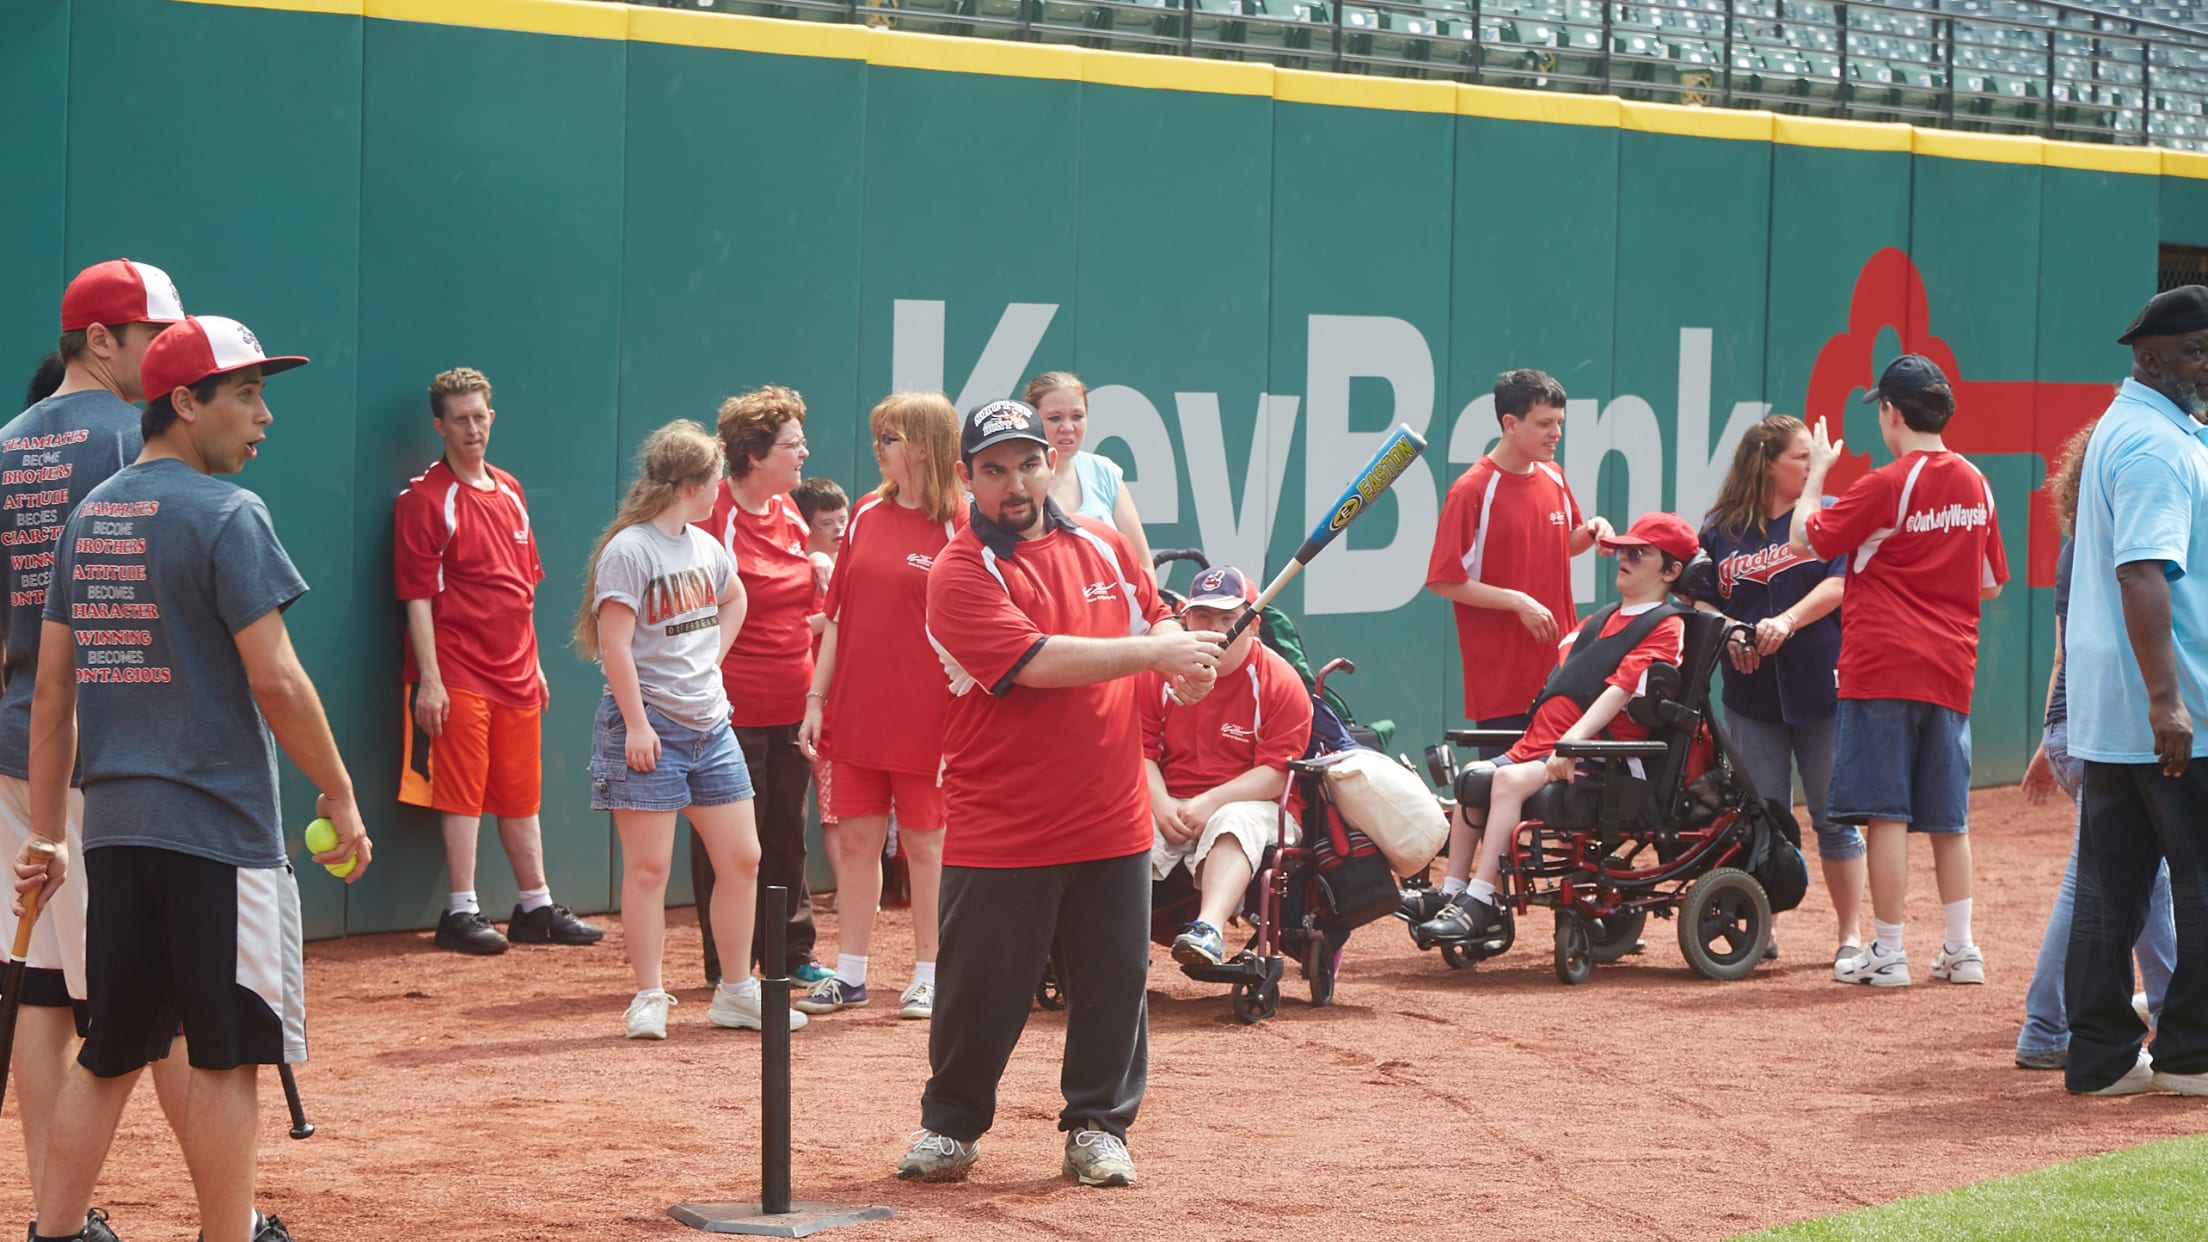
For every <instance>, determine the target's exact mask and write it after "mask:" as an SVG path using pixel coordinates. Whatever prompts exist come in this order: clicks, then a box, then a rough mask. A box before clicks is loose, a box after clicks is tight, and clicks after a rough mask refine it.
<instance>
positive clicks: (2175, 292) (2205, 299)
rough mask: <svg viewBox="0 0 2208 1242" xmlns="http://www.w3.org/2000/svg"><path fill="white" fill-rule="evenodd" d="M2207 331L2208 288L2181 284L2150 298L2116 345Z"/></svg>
mask: <svg viewBox="0 0 2208 1242" xmlns="http://www.w3.org/2000/svg"><path fill="white" fill-rule="evenodd" d="M2203 328H2208V286H2202V285H2179V286H2178V287H2177V288H2175V289H2165V290H2163V291H2162V292H2160V293H2157V294H2155V295H2154V296H2153V297H2152V298H2149V299H2148V300H2147V304H2146V306H2145V307H2144V308H2143V309H2141V310H2140V312H2139V317H2138V318H2137V319H2134V320H2132V321H2131V326H2130V327H2128V328H2126V329H2124V334H2123V335H2122V336H2119V337H2117V338H2116V343H2117V344H2118V345H2129V344H2131V343H2132V342H2133V341H2136V340H2138V339H2139V338H2140V337H2142V336H2183V335H2185V334H2186V333H2188V332H2198V331H2200V330H2201V329H2203Z"/></svg>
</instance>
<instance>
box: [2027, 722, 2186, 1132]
mask: <svg viewBox="0 0 2208 1242" xmlns="http://www.w3.org/2000/svg"><path fill="white" fill-rule="evenodd" d="M2079 805H2080V817H2079V827H2078V893H2077V912H2076V914H2075V916H2074V917H2073V918H2072V919H2071V922H2070V958H2069V962H2068V965H2067V968H2066V969H2065V970H2064V972H2063V991H2064V994H2065V996H2066V998H2067V1000H2068V1003H2069V1011H2070V1013H2069V1017H2070V1064H2069V1069H2068V1070H2067V1071H2066V1073H2065V1078H2066V1079H2067V1081H2068V1085H2069V1087H2070V1089H2071V1090H2073V1091H2090V1090H2094V1089H2096V1088H2100V1087H2105V1086H2107V1085H2108V1084H2110V1083H2112V1082H2115V1081H2116V1080H2117V1079H2119V1078H2121V1077H2123V1076H2124V1074H2125V1072H2126V1071H2128V1070H2130V1069H2131V1067H2132V1065H2133V1063H2134V1062H2135V1061H2137V1059H2138V1056H2139V1045H2140V1043H2141V1042H2142V1041H2143V1040H2144V1039H2145V1037H2146V1033H2147V1027H2146V1024H2145V1023H2144V1022H2141V1021H2140V1020H2139V1015H2138V1014H2137V1013H2136V1012H2134V1011H2133V1010H2132V1007H2131V993H2132V973H2131V947H2132V945H2133V944H2134V943H2135V942H2137V941H2138V939H2139V933H2140V931H2141V930H2142V929H2143V928H2145V926H2146V923H2147V904H2148V900H2149V898H2150V897H2151V896H2152V895H2153V892H2154V874H2155V869H2156V866H2157V865H2158V864H2159V863H2160V862H2161V861H2162V860H2163V859H2165V858H2167V859H2168V860H2169V863H2170V904H2171V910H2172V913H2173V914H2174V915H2175V916H2176V922H2177V966H2176V969H2175V970H2173V971H2172V972H2171V973H2170V987H2169V991H2168V993H2167V994H2166V995H2165V996H2164V998H2163V1001H2162V1019H2161V1023H2160V1025H2159V1026H2158V1027H2157V1028H2156V1032H2155V1037H2154V1067H2155V1068H2156V1069H2158V1070H2167V1071H2169V1072H2170V1073H2173V1074H2202V1073H2208V903H2204V900H2203V898H2204V894H2208V837H2203V836H2202V835H2201V834H2202V830H2203V825H2204V824H2208V762H2204V761H2203V760H2200V759H2195V760H2193V761H2192V763H2191V764H2190V765H2189V766H2188V767H2186V769H2185V774H2184V775H2183V776H2179V777H2175V778H2172V777H2167V776H2164V775H2162V771H2161V767H2160V765H2158V764H2152V763H2094V762H2092V761H2091V760H2088V761H2086V765H2085V784H2084V787H2083V788H2082V789H2081V790H2079Z"/></svg>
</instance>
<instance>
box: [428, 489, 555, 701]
mask: <svg viewBox="0 0 2208 1242" xmlns="http://www.w3.org/2000/svg"><path fill="white" fill-rule="evenodd" d="M484 468H485V469H486V470H488V471H489V472H490V476H491V486H490V487H489V488H475V487H470V486H469V485H468V484H466V483H464V482H462V481H461V479H460V476H458V475H456V474H454V473H453V472H452V467H450V466H448V465H446V464H445V463H444V462H443V461H442V460H440V461H438V463H437V464H436V465H434V466H431V467H430V468H429V469H428V470H425V471H423V472H422V473H421V475H419V476H418V477H416V478H415V479H413V480H412V481H411V482H409V483H408V484H407V488H406V490H405V491H403V492H400V493H399V499H398V506H397V510H396V514H395V517H394V526H395V527H396V531H395V546H394V548H393V551H392V557H391V565H392V571H393V577H394V578H395V579H396V580H397V585H398V595H399V598H400V599H402V600H414V599H426V600H428V601H429V612H430V617H431V620H432V623H433V625H434V627H435V632H436V635H437V672H438V675H439V676H440V677H441V678H443V680H444V683H445V685H446V687H447V688H449V689H453V690H465V691H467V692H468V693H470V694H478V695H481V696H483V698H485V699H487V700H489V701H490V702H492V703H495V704H497V705H498V706H500V707H510V708H516V709H520V710H527V709H529V708H535V707H542V706H543V705H544V700H543V695H542V694H541V693H540V692H539V690H538V687H537V627H536V619H535V617H534V615H533V609H534V607H535V605H536V600H537V584H538V583H539V582H542V581H544V563H543V562H542V561H540V560H539V559H538V558H537V537H536V534H535V533H534V532H533V531H532V530H531V529H530V527H529V507H528V504H527V503H526V502H525V501H524V500H523V498H522V492H521V484H520V482H519V481H517V480H516V479H515V478H514V476H512V475H510V474H508V473H506V472H505V471H503V470H501V469H499V468H498V467H496V466H491V465H486V466H485V467H484ZM405 675H406V680H407V682H408V683H409V684H412V683H415V682H419V681H420V680H421V679H422V674H421V669H420V667H419V666H418V665H416V663H415V662H414V640H413V638H412V636H411V635H409V636H408V638H407V641H406V674H405Z"/></svg>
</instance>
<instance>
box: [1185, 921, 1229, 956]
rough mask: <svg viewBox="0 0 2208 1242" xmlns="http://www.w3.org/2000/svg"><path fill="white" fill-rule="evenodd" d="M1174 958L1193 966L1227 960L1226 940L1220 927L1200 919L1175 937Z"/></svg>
mask: <svg viewBox="0 0 2208 1242" xmlns="http://www.w3.org/2000/svg"><path fill="white" fill-rule="evenodd" d="M1173 960H1174V961H1176V962H1186V963H1187V964H1188V965H1191V966H1217V965H1218V964H1219V963H1221V962H1223V961H1226V960H1227V945H1226V941H1224V940H1223V939H1221V938H1220V936H1219V929H1218V928H1216V927H1213V926H1212V925H1211V924H1209V923H1206V922H1204V921H1203V920H1202V919H1198V920H1196V921H1195V922H1193V923H1190V924H1189V925H1188V930H1187V931H1184V932H1182V933H1181V934H1180V935H1178V936H1176V937H1174V939H1173Z"/></svg>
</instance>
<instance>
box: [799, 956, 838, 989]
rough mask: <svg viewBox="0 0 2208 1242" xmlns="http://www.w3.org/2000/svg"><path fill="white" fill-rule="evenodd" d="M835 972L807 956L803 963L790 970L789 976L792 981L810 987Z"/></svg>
mask: <svg viewBox="0 0 2208 1242" xmlns="http://www.w3.org/2000/svg"><path fill="white" fill-rule="evenodd" d="M835 973H836V972H835V971H832V970H830V969H828V968H827V967H826V966H823V965H821V964H820V963H819V962H816V961H813V960H811V959H809V958H808V959H807V960H806V962H805V964H804V965H802V966H800V967H798V968H797V969H796V970H793V971H791V972H790V978H791V980H793V981H794V982H797V983H802V984H804V985H805V986H806V987H811V986H813V985H814V984H816V983H819V982H820V981H821V980H823V979H826V978H829V977H830V976H832V975H834V974H835Z"/></svg>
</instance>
